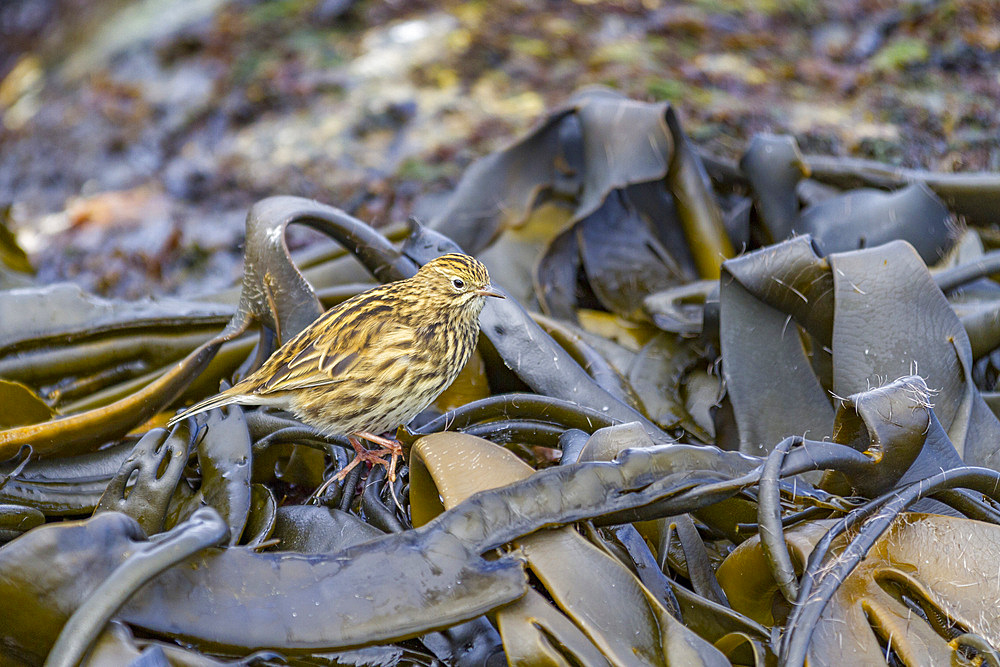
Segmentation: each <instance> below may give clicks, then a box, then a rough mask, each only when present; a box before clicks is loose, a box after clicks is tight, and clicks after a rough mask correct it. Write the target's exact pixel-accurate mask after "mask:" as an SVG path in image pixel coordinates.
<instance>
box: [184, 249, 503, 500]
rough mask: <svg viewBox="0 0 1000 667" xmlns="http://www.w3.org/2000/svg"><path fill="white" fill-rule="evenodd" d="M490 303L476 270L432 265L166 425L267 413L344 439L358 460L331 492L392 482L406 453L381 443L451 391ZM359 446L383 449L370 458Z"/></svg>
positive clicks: (369, 297)
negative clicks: (351, 476)
mask: <svg viewBox="0 0 1000 667" xmlns="http://www.w3.org/2000/svg"><path fill="white" fill-rule="evenodd" d="M490 296H494V297H499V298H503V295H502V294H501V293H500V292H498V291H497V290H496V289H495V288H494V287H493V286H492V285H491V284H490V276H489V273H487V271H486V267H485V266H483V264H482V263H481V262H479V260H477V259H475V258H474V257H470V256H468V255H461V254H449V255H443V256H441V257H438V258H437V259H434V260H431V261H430V262H428V263H427V264H425V265H424V266H423V267H421V269H420V270H419V271H418V272H417V274H416V275H414V276H413V277H412V278H407V279H406V280H400V281H397V282H394V283H388V284H385V285H380V286H379V287H375V288H374V289H370V290H368V291H367V292H362V293H361V294H358V295H357V296H354V297H352V298H350V299H348V300H347V301H344V302H343V303H341V304H339V305H337V306H335V307H333V308H331V309H330V310H328V311H326V312H325V313H323V314H322V315H321V316H320V317H319V318H318V319H316V321H314V322H313V323H312V324H310V325H309V326H308V327H306V328H305V329H303V330H302V331H301V332H299V334H298V335H296V336H295V337H294V338H292V339H291V340H289V341H288V342H287V343H285V344H284V345H282V346H281V347H280V348H278V349H277V350H276V351H275V352H274V354H272V355H271V356H270V358H268V360H267V361H265V362H264V364H263V365H262V366H261V367H260V368H259V369H257V370H256V371H254V372H253V373H251V374H250V375H248V376H247V377H245V378H244V379H243V380H241V381H240V382H238V383H237V384H236V385H234V386H233V387H231V388H230V389H227V390H225V391H223V392H222V393H220V394H218V395H217V396H213V397H212V398H209V399H207V400H204V401H202V402H200V403H197V404H195V405H193V406H191V407H190V408H188V409H187V410H185V411H184V412H181V413H180V414H178V415H176V416H175V417H174V418H173V419H171V420H170V422H169V424H168V425H173V424H175V423H177V422H178V421H180V420H182V419H185V418H187V417H190V416H191V415H195V414H198V413H200V412H205V411H206V410H211V409H212V408H218V407H222V406H224V405H232V404H239V405H267V406H272V407H275V408H280V409H283V410H288V411H290V412H292V413H293V414H294V415H295V416H296V417H298V418H299V419H300V420H301V421H303V422H305V423H306V424H309V425H310V426H312V427H313V428H315V429H317V430H318V431H319V432H320V433H322V434H323V435H327V436H332V435H340V436H347V438H348V440H349V441H350V443H351V445H352V446H353V447H354V451H355V453H356V455H355V457H354V460H352V461H351V462H350V464H348V465H347V466H345V467H344V468H343V469H341V471H340V472H339V473H337V475H336V476H335V477H334V478H332V479H331V480H328V482H327V484H328V483H329V482H332V481H333V480H336V479H343V477H344V476H346V474H347V473H348V472H349V471H350V470H351V469H352V468H353V467H354V466H356V465H357V464H358V463H359V462H362V461H365V462H368V463H371V464H381V465H384V466H386V469H387V471H388V473H389V477H390V479H394V478H395V468H396V461H397V459H398V458H399V456H400V455H401V454H402V448H401V447H400V444H399V442H398V441H396V440H395V439H393V438H387V437H384V436H383V435H382V434H383V433H385V432H386V431H393V432H395V429H396V427H398V426H399V425H400V424H406V423H407V422H409V421H410V420H411V419H412V418H413V417H414V416H416V414H417V413H419V412H420V411H421V410H423V409H424V408H426V407H427V406H428V405H430V404H431V402H432V401H433V400H434V399H435V398H437V397H438V396H439V395H440V394H441V392H443V391H444V390H445V389H447V388H448V386H449V385H450V384H451V383H452V381H454V379H455V377H456V376H457V375H458V373H459V371H461V370H462V367H463V366H465V363H466V362H467V361H468V360H469V357H470V356H472V352H473V350H474V349H475V347H476V341H477V340H478V338H479V313H480V312H481V311H482V309H483V305H484V304H485V302H486V297H490ZM361 440H367V441H369V442H371V443H374V444H376V445H378V446H379V447H380V449H377V450H366V449H365V448H364V447H363V446H362V444H361ZM386 454H391V455H392V458H391V461H390V462H389V463H387V462H386V461H385V459H384V458H382V457H384V456H385V455H386ZM327 484H324V485H323V487H321V490H320V492H321V491H322V490H324V489H325V488H326V486H327Z"/></svg>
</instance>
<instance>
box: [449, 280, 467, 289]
mask: <svg viewBox="0 0 1000 667" xmlns="http://www.w3.org/2000/svg"><path fill="white" fill-rule="evenodd" d="M451 284H452V285H454V286H455V289H462V288H463V287H465V281H464V280H462V279H461V278H455V279H454V280H452V281H451Z"/></svg>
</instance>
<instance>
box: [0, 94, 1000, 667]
mask: <svg viewBox="0 0 1000 667" xmlns="http://www.w3.org/2000/svg"><path fill="white" fill-rule="evenodd" d="M851 188H854V189H851ZM997 201H1000V178H998V177H997V176H996V175H994V174H980V175H960V174H933V173H929V172H920V171H914V170H910V171H906V170H899V169H895V168H892V167H889V166H886V165H877V164H872V163H861V162H857V161H851V160H843V159H839V158H826V157H817V156H809V155H803V154H802V152H801V151H800V150H799V148H798V147H797V145H796V143H795V141H794V139H792V138H791V137H780V136H768V135H760V136H758V137H755V138H754V139H753V140H752V141H751V142H750V145H749V146H748V147H747V150H746V152H745V154H744V155H743V158H742V159H741V160H739V161H738V162H730V161H727V160H723V159H718V158H715V157H713V156H709V155H706V154H704V153H703V152H701V151H700V150H699V149H698V148H697V147H695V146H694V144H693V142H692V141H691V139H690V138H688V137H687V136H686V135H685V133H684V131H683V124H682V122H681V119H680V118H679V117H678V115H677V113H676V111H675V110H674V109H673V108H671V107H670V106H669V105H666V104H647V103H642V102H636V101H632V100H628V99H625V98H622V97H621V96H619V95H618V94H616V93H613V92H610V91H607V90H597V89H592V90H587V91H584V92H582V93H580V94H578V95H577V96H575V97H573V98H572V99H571V100H569V101H568V102H567V103H566V104H565V105H563V106H561V107H559V108H557V109H555V110H554V111H553V112H552V113H550V114H548V115H547V116H546V117H545V118H543V119H542V120H541V122H540V123H539V125H538V126H537V127H536V128H535V129H534V130H533V131H531V132H530V133H528V134H527V135H526V136H525V137H523V138H521V139H520V140H518V141H516V142H515V143H513V144H512V145H511V146H510V147H509V148H507V149H505V150H502V151H499V152H497V153H494V154H492V155H488V156H486V157H484V158H482V159H481V160H480V161H478V162H476V163H475V164H473V165H472V166H471V167H470V168H469V169H468V171H467V173H466V175H465V176H464V177H463V178H462V180H461V182H460V183H459V185H458V187H457V188H456V190H455V192H454V193H453V194H452V195H451V197H450V198H449V199H448V200H447V201H446V202H445V203H444V204H443V205H442V206H441V207H440V208H439V209H438V210H437V211H436V212H434V213H433V214H432V215H430V216H429V217H430V220H431V221H430V223H429V224H428V225H427V226H423V225H421V224H419V223H418V222H416V221H411V223H410V225H409V227H408V228H406V229H403V227H402V226H397V227H395V228H393V229H392V230H390V231H389V232H387V233H386V234H382V233H380V232H379V231H376V230H374V229H373V228H371V227H370V226H369V225H367V224H365V223H364V222H362V221H360V220H358V219H356V218H354V217H353V216H351V215H349V214H348V213H346V212H344V211H341V210H340V209H337V208H335V207H333V206H329V205H326V204H323V203H319V202H316V201H312V200H307V199H302V198H298V197H284V196H279V197H270V198H268V199H264V200H262V201H260V202H258V203H257V204H255V205H254V206H253V207H251V209H250V210H249V212H248V215H247V228H246V245H245V265H244V272H243V278H242V284H241V285H239V286H236V287H234V288H232V289H228V290H225V291H221V292H218V293H215V294H207V295H203V296H200V297H198V298H197V299H176V298H174V299H163V300H159V301H142V302H125V301H112V300H106V299H101V298H98V297H96V296H92V295H89V294H84V293H83V292H81V291H80V290H79V289H78V288H75V287H72V286H68V285H41V284H37V282H36V279H35V278H34V277H33V276H32V274H31V272H30V265H28V264H27V263H26V261H25V260H26V257H27V256H26V255H25V254H24V253H23V252H21V251H20V249H18V248H17V245H16V238H15V237H14V236H13V235H10V234H6V232H4V233H0V265H2V271H0V279H2V280H3V285H4V286H9V287H15V289H6V288H5V289H4V291H0V313H2V315H0V318H2V319H0V458H2V459H4V461H3V462H0V544H3V546H0V598H2V599H3V601H4V603H3V604H2V605H0V654H2V658H0V661H2V662H4V663H12V664H42V663H45V662H48V663H49V664H53V665H69V664H90V665H99V664H126V663H129V662H132V661H136V660H143V661H147V662H148V661H154V662H157V664H166V663H170V664H205V665H209V664H225V663H227V662H228V661H230V660H236V661H237V662H238V663H239V664H248V663H250V662H261V663H266V664H286V663H287V664H345V663H347V664H390V663H400V662H405V663H413V664H425V665H436V664H457V665H483V664H494V663H502V662H503V661H504V660H506V661H507V662H509V663H511V664H614V665H632V664H636V665H638V664H664V665H665V664H685V665H723V664H740V665H771V664H789V665H802V664H805V662H806V661H808V662H809V664H810V665H827V664H845V663H848V664H856V663H865V664H878V663H879V662H880V661H881V662H885V663H887V664H893V665H895V664H945V663H947V664H969V665H973V664H982V663H983V662H986V661H993V662H997V663H998V664H1000V657H998V656H997V653H996V647H997V646H998V645H1000V627H998V625H997V623H996V612H995V607H996V603H995V600H996V599H998V597H1000V595H998V591H996V590H995V588H996V581H995V573H996V571H997V569H998V567H1000V561H998V558H1000V556H998V553H1000V552H998V550H997V549H992V548H990V546H991V545H992V544H993V543H994V542H996V541H997V540H998V539H1000V538H998V536H997V534H996V529H997V525H998V524H1000V509H998V505H997V502H998V500H1000V493H998V488H1000V472H998V470H1000V461H998V458H997V457H998V454H997V450H998V448H1000V422H998V421H997V418H996V417H995V416H994V413H993V409H992V408H996V409H1000V398H998V396H1000V393H998V392H997V385H998V383H1000V351H998V350H997V348H998V346H1000V286H998V285H997V284H996V282H995V281H994V280H993V279H992V278H991V276H993V275H996V274H998V273H1000V252H997V250H996V248H997V246H998V245H1000V237H998V236H997V235H996V234H995V232H993V231H992V230H991V229H990V228H989V227H988V226H989V225H991V224H993V223H995V220H994V219H993V216H994V215H995V211H996V210H997V208H996V206H995V204H996V202H997ZM963 217H964V219H963ZM0 221H2V215H0ZM293 224H295V225H305V226H308V227H311V228H312V229H314V230H317V231H318V232H320V234H321V235H323V236H326V237H328V239H329V241H328V242H320V243H318V244H317V245H315V246H312V247H310V248H307V249H305V250H303V251H300V252H296V253H291V252H290V251H289V248H288V243H287V241H286V230H287V228H288V226H289V225H293ZM3 229H5V228H3V227H0V230H3ZM459 250H465V251H468V252H471V253H475V254H477V255H479V256H480V257H482V259H483V260H484V261H485V262H486V263H487V265H488V266H489V268H490V271H491V275H494V278H495V279H496V282H497V283H499V284H500V285H501V286H502V287H503V288H504V289H505V291H506V292H507V293H508V295H509V298H508V299H506V300H503V301H495V302H493V303H490V304H489V305H488V307H487V308H486V310H484V311H483V314H482V317H481V322H480V324H481V328H482V333H483V335H482V336H481V337H480V343H479V346H478V348H477V350H476V353H475V354H474V355H473V359H472V361H471V362H470V363H469V365H468V366H467V368H466V369H465V370H464V371H463V373H462V375H460V376H459V378H458V380H456V382H455V384H454V385H453V386H452V387H451V388H449V389H448V390H447V391H446V392H445V393H444V394H443V395H442V396H441V397H440V399H439V400H438V401H437V402H436V404H435V405H434V406H433V407H432V408H430V409H428V410H427V411H425V413H423V414H421V415H419V416H418V417H417V418H416V419H414V421H413V422H412V423H411V424H409V425H407V426H406V427H405V428H402V429H400V430H399V431H398V433H397V436H398V437H399V439H400V440H401V441H402V442H403V443H404V445H405V446H406V447H407V449H408V456H407V461H408V462H409V466H404V467H403V468H402V469H401V470H400V471H399V475H398V477H397V479H396V480H395V481H394V482H390V481H389V480H388V479H387V478H386V475H385V472H384V471H383V470H381V469H374V470H371V471H366V470H363V468H362V467H358V468H355V469H354V470H352V471H351V473H350V474H349V475H348V476H347V478H346V479H345V480H343V481H341V482H339V483H334V484H330V485H328V486H326V485H324V482H325V481H326V480H327V479H329V478H330V477H331V476H332V475H334V474H336V472H337V471H338V470H339V469H340V468H341V467H343V466H344V465H346V464H347V462H348V461H349V460H350V458H351V455H352V453H353V450H352V448H351V446H350V443H348V442H347V441H346V439H343V438H337V437H331V438H324V437H321V436H320V435H319V434H318V433H316V432H314V431H313V430H312V429H309V428H307V427H305V426H304V425H302V424H301V423H299V422H297V421H296V420H294V419H292V418H291V417H290V416H289V415H287V414H284V413H280V412H273V411H268V410H265V409H249V408H248V409H243V408H239V407H231V408H229V409H227V410H225V411H213V412H211V413H209V414H206V415H201V416H199V417H197V418H196V419H190V420H186V421H185V422H183V423H180V424H178V425H176V426H175V427H174V428H172V429H170V430H167V429H164V428H162V426H163V424H165V423H166V421H167V419H168V418H169V416H170V415H171V414H172V413H173V412H174V410H176V409H178V408H180V407H182V406H183V405H186V404H189V403H191V402H192V401H195V400H199V399H201V398H204V397H206V396H208V395H211V394H213V393H215V392H216V391H218V390H219V388H220V386H226V385H227V384H231V383H232V382H234V381H236V380H238V379H239V378H240V377H243V376H244V375H246V374H247V373H248V372H250V371H251V370H252V369H254V368H256V367H257V366H259V365H260V364H261V363H262V361H263V360H264V359H265V358H266V357H267V355H268V354H269V353H270V352H271V351H272V350H274V349H275V348H276V346H277V345H280V344H281V343H282V342H283V341H285V340H287V339H288V338H289V337H291V336H293V335H294V334H295V333H297V332H298V331H300V330H301V329H302V328H303V327H305V326H307V325H308V324H309V323H310V322H311V321H312V320H313V319H314V318H315V317H317V316H318V315H319V313H321V312H322V309H323V308H324V307H329V306H330V305H332V304H334V303H338V302H340V301H342V300H344V299H345V298H348V297H350V296H351V295H353V294H354V293H357V292H359V291H361V290H363V289H366V288H367V287H369V286H371V285H372V284H373V283H374V282H385V281H389V280H396V279H399V278H404V277H407V276H410V275H413V273H414V272H415V271H416V270H417V268H418V266H419V265H420V264H422V263H424V262H426V261H428V260H430V259H432V258H434V257H437V256H439V255H441V254H444V253H447V252H454V251H459ZM737 251H738V256H737ZM539 308H540V309H541V310H544V311H545V314H540V313H537V312H533V311H535V310H537V309H539ZM321 488H322V489H325V490H324V491H323V492H320V489H321ZM397 501H398V503H399V506H397V504H396V503H397ZM970 545H976V547H978V548H974V549H973V550H972V551H971V552H970V549H969V546H970ZM991 573H992V574H991Z"/></svg>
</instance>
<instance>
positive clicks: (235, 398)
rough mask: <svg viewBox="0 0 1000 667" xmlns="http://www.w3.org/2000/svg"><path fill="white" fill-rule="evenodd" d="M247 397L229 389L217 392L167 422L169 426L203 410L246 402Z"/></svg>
mask: <svg viewBox="0 0 1000 667" xmlns="http://www.w3.org/2000/svg"><path fill="white" fill-rule="evenodd" d="M245 398H246V397H245V396H244V395H243V394H230V393H229V392H228V391H224V392H222V393H221V394H216V395H215V396H212V397H211V398H206V399H205V400H204V401H201V402H199V403H195V404H194V405H192V406H191V407H190V408H188V409H187V410H185V411H184V412H182V413H180V414H178V415H174V416H173V417H172V418H171V419H170V421H168V422H167V426H168V427H169V426H173V425H174V424H176V423H177V422H179V421H182V420H184V419H187V418H188V417H193V416H194V415H197V414H201V413H202V412H207V411H208V410H211V409H213V408H221V407H222V406H224V405H232V404H233V403H244V402H246V401H245V400H244V399H245Z"/></svg>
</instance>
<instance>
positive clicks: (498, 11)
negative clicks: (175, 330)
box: [0, 0, 1000, 298]
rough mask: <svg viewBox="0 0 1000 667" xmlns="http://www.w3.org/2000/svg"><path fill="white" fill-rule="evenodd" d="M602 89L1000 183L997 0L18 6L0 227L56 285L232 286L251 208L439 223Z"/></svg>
mask: <svg viewBox="0 0 1000 667" xmlns="http://www.w3.org/2000/svg"><path fill="white" fill-rule="evenodd" d="M589 84H600V85H605V86H610V87H612V88H615V89H617V90H619V91H621V92H623V93H625V94H627V95H629V96H631V97H634V98H636V99H640V100H669V101H670V102H672V103H673V104H675V105H676V107H677V108H678V110H679V111H680V113H681V117H682V118H683V120H684V123H685V130H686V131H687V132H688V134H689V135H690V136H691V137H692V139H693V140H694V141H695V143H697V144H698V145H700V146H701V147H703V148H704V149H705V150H707V151H708V152H710V153H714V154H717V155H720V156H725V157H732V156H736V155H739V154H740V153H741V152H742V150H743V149H744V147H745V145H746V142H747V140H748V139H749V137H750V136H752V135H753V134H754V133H757V132H761V131H772V132H789V133H792V134H794V135H795V137H796V138H797V140H798V142H799V144H800V146H801V147H802V150H803V151H804V152H806V153H820V154H833V155H851V156H857V157H866V158H873V159H877V160H881V161H885V162H887V163H891V164H894V165H902V166H908V167H922V168H928V169H933V170H942V171H974V170H992V171H996V170H998V169H1000V103H998V100H1000V3H996V2H995V1H994V0H922V1H911V2H905V1H903V2H900V1H889V0H832V1H828V2H812V1H811V0H756V1H754V0H693V1H691V2H665V1H661V0H641V1H640V0H620V1H615V2H601V1H598V0H578V1H576V2H573V1H570V0H557V1H551V2H534V1H532V2H527V1H523V0H522V1H517V0H478V1H474V2H457V1H445V2H426V1H421V0H416V1H396V2H376V1H362V2H350V1H349V0H270V1H262V0H137V1H133V2H125V1H122V0H5V1H4V2H2V3H0V221H2V223H3V224H4V225H5V226H6V227H8V228H9V229H11V230H12V231H13V232H14V233H15V234H16V239H17V241H18V243H19V244H20V245H21V246H22V247H23V248H24V249H25V250H26V251H27V253H28V256H29V258H30V260H31V262H32V264H33V265H34V267H35V269H36V271H37V277H38V279H39V281H40V282H43V283H45V282H52V281H58V280H71V281H75V282H77V283H79V284H81V285H82V286H84V287H85V288H86V289H88V290H91V291H94V292H96V293H99V294H103V295H114V296H124V297H128V298H135V297H140V296H144V295H150V294H167V293H185V294H193V293H197V292H202V291H209V290H213V289H218V288H221V287H224V286H227V285H229V284H231V283H232V282H233V281H234V280H235V279H236V278H237V277H238V275H239V273H240V266H241V258H242V249H241V247H240V243H241V239H242V234H243V223H244V218H245V215H246V210H247V208H248V207H249V206H250V205H251V204H252V203H253V202H254V201H256V200H257V199H260V198H262V197H266V196H269V195H276V194H291V195H299V196H305V197H312V198H315V199H318V200H320V201H323V202H326V203H329V204H333V205H335V206H338V207H341V208H344V209H346V210H347V211H348V212H350V213H352V214H354V215H356V216H358V217H360V218H362V219H364V220H366V221H369V222H371V223H372V224H373V225H376V226H381V225H385V224H388V223H392V222H400V221H402V220H405V219H406V217H407V216H409V215H413V214H415V215H418V216H425V217H428V216H429V215H430V213H431V212H433V211H434V210H435V209H436V207H437V206H439V205H440V202H441V201H442V198H443V197H444V196H446V195H447V193H448V192H449V191H450V190H451V188H453V187H454V184H455V183H456V182H457V179H458V178H459V176H460V175H461V173H462V171H463V170H464V169H465V167H466V166H468V165H469V164H470V162H472V161H473V160H474V159H476V158H477V157H479V156H481V155H485V154H486V153H488V152H490V151H492V150H495V149H497V148H500V147H502V146H503V145H505V144H506V143H508V142H510V141H512V140H513V139H514V138H516V137H517V136H519V135H520V134H521V133H523V132H524V131H525V130H526V129H527V128H529V127H530V126H531V125H532V123H533V122H534V121H535V120H537V119H538V118H540V117H541V116H542V114H543V112H544V110H545V109H547V108H550V107H552V106H555V105H557V104H559V103H560V102H562V101H564V100H565V99H566V98H567V97H568V96H569V95H570V94H571V93H572V92H573V91H575V90H577V89H579V88H580V87H582V86H585V85H589ZM312 238H313V237H312V236H311V233H310V232H308V231H305V230H298V231H296V232H295V233H294V234H293V235H292V239H291V243H292V244H293V246H302V245H305V244H308V243H309V242H310V241H311V240H312Z"/></svg>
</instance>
